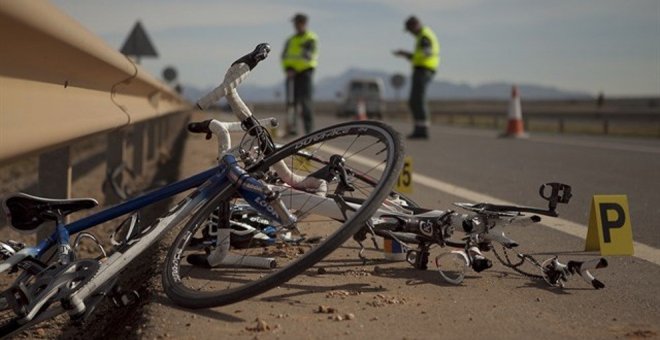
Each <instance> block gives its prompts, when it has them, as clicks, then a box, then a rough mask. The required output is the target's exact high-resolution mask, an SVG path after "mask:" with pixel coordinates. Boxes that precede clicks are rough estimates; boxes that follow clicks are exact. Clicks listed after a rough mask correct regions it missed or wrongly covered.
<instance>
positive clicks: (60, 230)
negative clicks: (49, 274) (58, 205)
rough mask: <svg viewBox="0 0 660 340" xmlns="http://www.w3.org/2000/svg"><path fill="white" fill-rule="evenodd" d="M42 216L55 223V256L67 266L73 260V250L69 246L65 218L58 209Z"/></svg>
mask: <svg viewBox="0 0 660 340" xmlns="http://www.w3.org/2000/svg"><path fill="white" fill-rule="evenodd" d="M44 216H46V217H48V218H49V219H51V220H54V221H55V237H56V242H57V256H58V258H59V262H60V263H61V264H63V265H66V264H69V263H70V262H71V261H72V260H73V259H74V256H73V255H74V254H73V250H72V248H71V245H70V244H69V231H68V230H67V229H66V227H65V226H66V217H65V216H64V214H63V213H62V211H61V210H60V209H53V210H48V211H46V212H44Z"/></svg>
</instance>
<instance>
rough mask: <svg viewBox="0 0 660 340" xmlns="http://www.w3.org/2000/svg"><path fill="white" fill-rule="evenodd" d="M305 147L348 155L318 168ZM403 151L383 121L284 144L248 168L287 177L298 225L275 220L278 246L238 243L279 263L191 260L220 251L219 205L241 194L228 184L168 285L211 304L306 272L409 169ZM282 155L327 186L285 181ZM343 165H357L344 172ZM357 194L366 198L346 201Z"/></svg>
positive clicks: (187, 235)
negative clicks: (308, 161) (313, 189)
mask: <svg viewBox="0 0 660 340" xmlns="http://www.w3.org/2000/svg"><path fill="white" fill-rule="evenodd" d="M303 149H305V150H307V151H308V152H309V153H311V154H314V155H323V157H324V158H325V157H327V158H328V159H330V158H332V157H333V156H334V158H333V159H335V160H336V159H338V158H341V159H343V162H340V164H339V167H337V164H335V165H334V166H333V167H332V169H330V168H331V167H330V166H326V167H325V168H316V167H308V166H304V165H301V164H297V163H296V162H298V161H299V160H297V157H299V152H300V151H301V150H303ZM402 153H403V151H402V146H401V141H400V138H399V136H398V133H397V132H395V131H394V130H392V129H391V128H390V127H389V126H387V125H385V124H383V123H380V122H372V121H365V122H349V123H344V124H339V125H335V126H331V127H328V128H324V129H321V130H319V131H317V132H315V133H313V134H310V135H307V136H304V137H301V138H299V139H297V140H295V141H292V142H290V143H288V144H287V145H284V146H283V147H281V148H278V149H277V150H276V151H275V152H274V153H272V154H271V155H269V156H266V157H265V158H264V160H263V161H262V162H260V163H258V165H256V166H253V167H251V168H249V169H248V171H249V172H250V173H252V174H253V175H255V176H256V175H257V174H263V176H262V178H265V182H266V183H276V184H279V185H274V186H273V189H274V190H276V191H278V192H279V193H280V195H281V199H282V201H283V202H284V204H285V205H286V206H287V207H288V208H289V209H290V211H291V212H292V213H293V214H294V215H296V216H297V218H298V222H297V223H296V224H295V226H294V227H293V228H283V227H281V226H280V227H278V226H274V227H275V228H276V232H275V235H276V236H275V237H274V242H272V243H271V244H270V245H268V244H266V245H265V244H263V243H262V242H256V241H255V242H254V246H250V244H248V245H247V246H246V245H245V244H244V243H243V244H242V246H241V247H240V248H235V247H230V253H231V254H233V256H234V257H238V258H239V259H240V258H246V259H247V258H251V259H254V258H259V257H263V258H266V259H272V260H273V262H274V263H276V266H275V267H274V268H254V266H252V267H247V266H236V265H221V266H216V267H213V268H208V267H207V268H203V266H199V265H193V264H189V263H188V262H193V261H188V260H189V259H191V258H193V257H194V256H197V257H199V256H200V255H202V256H203V254H205V252H206V253H208V252H213V250H214V247H215V246H216V245H217V243H218V240H217V239H216V238H215V237H214V235H213V234H214V231H213V228H214V227H215V228H217V227H218V226H217V225H214V223H225V222H223V220H221V219H217V218H214V217H215V215H216V213H217V211H218V207H219V206H221V205H222V204H227V202H230V201H231V200H233V199H235V198H234V197H232V196H233V194H232V193H231V192H230V191H229V190H227V191H225V192H223V193H221V194H218V195H217V196H216V197H215V198H213V199H211V200H209V202H207V203H206V204H205V205H204V206H203V207H202V208H200V209H199V210H198V212H196V213H195V214H194V215H193V216H192V217H191V219H190V220H189V221H188V223H187V224H186V226H185V227H184V228H183V229H182V230H181V232H180V233H179V235H178V236H177V238H176V240H175V242H174V244H173V246H172V247H171V248H170V250H169V253H168V256H167V259H166V262H165V268H164V271H163V274H164V275H163V287H164V289H165V292H166V293H167V295H168V296H169V297H170V299H172V300H173V301H174V302H175V303H177V304H179V305H181V306H184V307H188V308H208V307H214V306H221V305H226V304H230V303H234V302H237V301H240V300H243V299H246V298H250V297H253V296H255V295H257V294H260V293H262V292H265V291H267V290H269V289H271V288H273V287H276V286H278V285H280V284H282V283H284V282H286V281H287V280H289V279H291V278H292V277H294V276H296V275H298V274H299V273H301V272H303V271H304V270H306V269H307V268H309V267H311V266H313V265H314V264H315V263H316V262H318V261H320V260H321V259H323V258H324V257H325V256H327V255H328V254H330V253H331V252H332V251H333V250H335V249H336V248H338V247H340V246H341V245H342V244H343V243H344V242H345V241H346V240H347V239H348V238H350V237H351V236H352V235H353V234H354V233H355V232H356V231H357V230H358V229H359V228H361V227H362V226H363V225H364V223H365V222H366V220H367V219H368V218H370V217H371V216H372V215H373V213H374V212H375V211H376V209H378V207H379V206H380V205H381V202H383V200H384V199H385V198H386V197H387V196H388V194H389V193H390V188H391V187H392V186H393V184H394V181H395V180H396V178H397V176H398V174H399V172H400V171H401V167H402ZM280 161H284V162H285V164H287V165H288V167H289V168H290V169H291V170H292V171H293V173H294V174H295V175H298V176H302V177H300V178H305V179H310V178H312V179H314V178H315V179H316V180H318V179H323V180H324V181H325V182H326V183H327V190H325V193H318V192H317V193H315V194H310V193H308V192H304V191H301V190H298V189H294V188H293V187H291V186H289V185H287V184H284V183H283V182H286V181H284V180H283V179H281V178H278V176H277V175H275V174H274V173H273V171H272V169H271V168H272V166H273V165H274V164H276V163H278V162H280ZM342 169H344V170H345V169H351V170H350V171H343V172H342ZM328 170H333V171H328ZM358 172H359V173H360V174H362V175H368V176H370V177H371V178H373V179H374V181H375V182H374V183H375V184H374V185H368V186H363V185H362V184H360V182H359V181H356V177H355V175H354V174H355V173H358ZM333 173H334V174H335V175H333ZM337 173H340V175H336V174H337ZM342 174H343V175H342ZM351 200H358V201H360V202H362V204H355V203H353V204H351V203H346V202H349V201H351ZM342 202H343V203H342ZM234 203H235V202H234ZM347 206H350V207H352V209H353V210H351V209H347ZM214 221H215V222H214ZM220 242H222V241H220ZM239 262H240V261H239Z"/></svg>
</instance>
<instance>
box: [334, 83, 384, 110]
mask: <svg viewBox="0 0 660 340" xmlns="http://www.w3.org/2000/svg"><path fill="white" fill-rule="evenodd" d="M360 100H364V102H365V104H366V107H367V117H368V118H370V119H372V118H375V119H381V118H382V117H383V115H382V114H383V111H384V103H383V81H382V80H381V79H380V78H355V79H352V80H351V81H349V82H348V84H347V85H346V98H345V100H344V103H343V104H342V105H341V106H340V108H339V112H338V114H339V115H340V116H344V117H354V116H355V115H356V111H357V110H356V109H357V104H358V102H359V101H360Z"/></svg>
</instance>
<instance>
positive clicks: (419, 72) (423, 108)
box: [394, 16, 440, 139]
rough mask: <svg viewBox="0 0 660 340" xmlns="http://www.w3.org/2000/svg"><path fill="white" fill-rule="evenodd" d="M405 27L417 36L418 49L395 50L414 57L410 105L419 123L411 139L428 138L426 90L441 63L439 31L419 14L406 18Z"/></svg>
mask: <svg viewBox="0 0 660 340" xmlns="http://www.w3.org/2000/svg"><path fill="white" fill-rule="evenodd" d="M405 30H406V31H408V32H409V33H410V34H412V35H414V36H415V49H414V51H413V52H408V51H404V50H397V51H394V55H395V56H398V57H404V58H406V59H408V60H410V62H411V64H412V66H413V74H412V84H411V86H410V99H409V101H408V105H409V106H410V111H412V114H413V119H414V121H415V126H414V130H413V132H412V134H410V135H408V139H428V138H429V131H428V128H429V124H430V120H429V114H428V108H427V105H426V89H427V87H428V85H429V83H431V80H432V79H433V76H434V75H435V71H436V70H437V69H438V65H440V43H438V39H437V38H436V36H435V33H433V31H431V29H430V28H428V27H427V26H423V25H422V22H421V21H419V19H417V18H416V17H415V16H411V17H409V18H408V20H406V23H405Z"/></svg>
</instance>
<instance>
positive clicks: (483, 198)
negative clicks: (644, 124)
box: [324, 145, 660, 265]
mask: <svg viewBox="0 0 660 340" xmlns="http://www.w3.org/2000/svg"><path fill="white" fill-rule="evenodd" d="M324 149H326V150H328V151H330V152H332V153H336V154H338V153H343V150H340V149H337V148H334V147H331V146H327V145H326V146H324ZM350 159H351V160H353V161H355V162H357V163H362V164H363V165H365V166H369V167H373V166H376V165H377V164H378V162H376V161H374V160H372V159H369V158H366V157H363V156H360V155H353V156H352V157H351V158H350ZM413 183H417V184H421V185H424V186H427V187H429V188H431V189H435V190H438V191H442V192H444V193H447V194H450V195H454V196H457V197H460V198H462V199H464V200H467V201H470V202H488V203H496V204H505V205H515V203H513V202H508V201H505V200H502V199H499V198H497V197H493V196H489V195H485V194H481V193H478V192H476V191H472V190H470V189H467V188H463V187H459V186H457V185H454V184H451V183H447V182H443V181H440V180H437V179H435V178H431V177H428V176H425V175H422V174H420V173H417V172H415V173H413ZM551 222H552V223H549V222H548V221H545V222H540V223H539V224H541V225H544V226H546V227H548V228H550V229H554V230H557V231H561V232H563V233H565V234H568V235H571V236H575V237H578V238H580V239H583V240H584V239H586V236H587V228H586V227H584V226H583V225H581V224H578V223H575V222H571V221H569V220H565V219H563V218H551ZM633 246H634V249H635V257H638V258H640V259H643V260H646V261H649V262H651V263H654V264H656V265H660V249H657V248H654V247H652V246H649V245H646V244H643V243H639V242H633Z"/></svg>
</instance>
